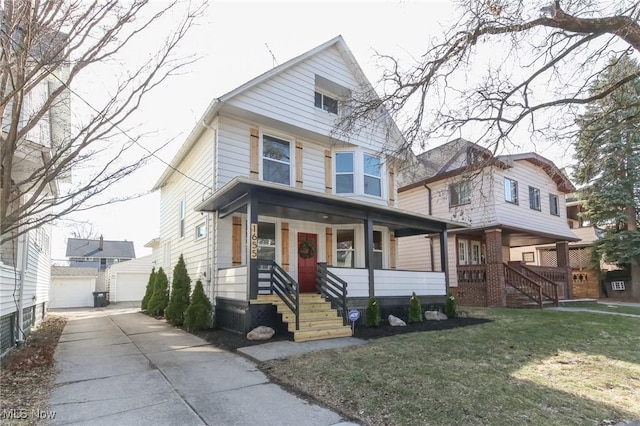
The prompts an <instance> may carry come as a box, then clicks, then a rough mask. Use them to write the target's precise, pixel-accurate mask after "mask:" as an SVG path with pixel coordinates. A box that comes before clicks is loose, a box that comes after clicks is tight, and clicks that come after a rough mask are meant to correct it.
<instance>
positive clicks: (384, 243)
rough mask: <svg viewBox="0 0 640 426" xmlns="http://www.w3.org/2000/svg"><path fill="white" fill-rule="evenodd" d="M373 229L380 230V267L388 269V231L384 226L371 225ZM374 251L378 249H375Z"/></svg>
mask: <svg viewBox="0 0 640 426" xmlns="http://www.w3.org/2000/svg"><path fill="white" fill-rule="evenodd" d="M373 230H374V231H380V232H381V233H382V237H381V238H382V269H389V255H390V253H389V252H390V249H389V232H388V229H387V228H384V227H378V226H374V227H373ZM374 251H379V250H375V249H374Z"/></svg>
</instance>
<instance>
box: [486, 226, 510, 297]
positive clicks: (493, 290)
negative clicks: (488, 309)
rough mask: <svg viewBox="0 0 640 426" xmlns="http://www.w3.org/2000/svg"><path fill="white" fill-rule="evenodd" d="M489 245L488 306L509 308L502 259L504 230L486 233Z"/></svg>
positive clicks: (487, 254)
mask: <svg viewBox="0 0 640 426" xmlns="http://www.w3.org/2000/svg"><path fill="white" fill-rule="evenodd" d="M485 240H486V244H487V253H486V256H487V258H486V260H487V305H488V306H498V307H505V306H507V300H506V295H505V284H504V263H503V259H502V230H501V229H490V230H488V231H485Z"/></svg>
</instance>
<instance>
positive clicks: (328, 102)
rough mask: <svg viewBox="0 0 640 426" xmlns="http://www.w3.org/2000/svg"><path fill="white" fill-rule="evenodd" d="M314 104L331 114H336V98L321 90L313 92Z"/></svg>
mask: <svg viewBox="0 0 640 426" xmlns="http://www.w3.org/2000/svg"><path fill="white" fill-rule="evenodd" d="M314 104H315V106H316V108H320V109H323V110H325V111H327V112H328V113H331V114H338V99H336V98H334V97H331V96H329V95H325V94H324V93H321V92H315V103H314Z"/></svg>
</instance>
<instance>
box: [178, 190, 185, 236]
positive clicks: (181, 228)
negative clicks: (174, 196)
mask: <svg viewBox="0 0 640 426" xmlns="http://www.w3.org/2000/svg"><path fill="white" fill-rule="evenodd" d="M186 216H187V200H185V199H182V200H180V221H179V224H178V236H179V237H180V238H182V237H184V222H185V218H186Z"/></svg>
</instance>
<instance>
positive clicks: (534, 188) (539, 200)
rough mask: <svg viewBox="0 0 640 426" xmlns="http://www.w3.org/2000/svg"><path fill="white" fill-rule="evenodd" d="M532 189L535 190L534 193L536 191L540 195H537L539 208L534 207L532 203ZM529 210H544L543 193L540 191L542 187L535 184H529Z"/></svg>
mask: <svg viewBox="0 0 640 426" xmlns="http://www.w3.org/2000/svg"><path fill="white" fill-rule="evenodd" d="M532 189H533V190H534V191H533V193H534V194H535V193H536V192H537V194H538V197H537V198H538V203H537V204H538V206H537V208H536V207H533V204H532V201H533V200H532V198H531V192H532V191H531V190H532ZM529 210H535V211H538V212H541V211H542V193H541V191H540V188H538V187H535V186H531V185H529Z"/></svg>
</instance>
